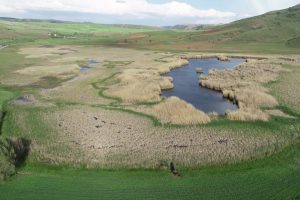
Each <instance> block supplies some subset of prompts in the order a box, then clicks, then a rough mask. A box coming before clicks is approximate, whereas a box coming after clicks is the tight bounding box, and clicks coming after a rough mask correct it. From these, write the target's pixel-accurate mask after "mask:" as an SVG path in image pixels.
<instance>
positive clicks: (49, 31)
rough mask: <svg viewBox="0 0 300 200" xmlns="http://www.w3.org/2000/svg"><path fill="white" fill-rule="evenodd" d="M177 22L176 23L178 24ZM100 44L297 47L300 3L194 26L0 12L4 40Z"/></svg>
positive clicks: (258, 50) (235, 48)
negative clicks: (113, 22) (71, 19)
mask: <svg viewBox="0 0 300 200" xmlns="http://www.w3.org/2000/svg"><path fill="white" fill-rule="evenodd" d="M175 28H176V27H175ZM24 43H32V44H96V45H97V44H98V45H108V46H120V47H128V48H147V49H159V50H177V51H179V50H180V51H182V50H191V51H198V50H200V51H218V52H220V51H224V52H253V53H297V52H298V51H299V48H300V6H299V5H297V6H294V7H291V8H289V9H285V10H280V11H273V12H269V13H266V14H264V15H260V16H257V17H252V18H248V19H243V20H239V21H236V22H233V23H230V24H226V25H220V26H212V27H205V28H203V27H195V28H194V30H184V29H182V28H180V29H178V30H177V29H170V30H168V29H160V28H156V27H145V26H132V25H102V24H94V23H76V22H64V21H56V20H24V19H23V20H21V19H13V18H0V45H3V44H24Z"/></svg>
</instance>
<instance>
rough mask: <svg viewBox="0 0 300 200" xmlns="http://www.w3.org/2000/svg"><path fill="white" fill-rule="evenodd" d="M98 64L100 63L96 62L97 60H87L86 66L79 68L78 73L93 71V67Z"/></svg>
mask: <svg viewBox="0 0 300 200" xmlns="http://www.w3.org/2000/svg"><path fill="white" fill-rule="evenodd" d="M98 63H100V62H99V61H97V60H94V59H89V62H88V65H87V66H81V67H80V71H81V72H85V71H88V70H90V69H93V68H94V67H93V65H95V64H98Z"/></svg>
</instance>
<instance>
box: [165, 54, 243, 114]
mask: <svg viewBox="0 0 300 200" xmlns="http://www.w3.org/2000/svg"><path fill="white" fill-rule="evenodd" d="M244 61H245V60H244V59H240V58H232V59H231V60H230V61H226V62H222V61H219V60H217V59H215V58H209V59H190V60H189V64H188V65H186V66H184V67H182V68H178V69H175V70H172V71H171V72H170V73H168V74H167V76H171V77H173V79H174V88H173V89H171V90H164V91H163V94H162V95H163V96H166V97H169V96H177V97H179V98H181V99H183V100H185V101H187V102H189V103H191V104H192V105H194V106H195V107H196V108H198V109H200V110H202V111H204V112H217V113H219V114H225V112H226V111H227V110H236V109H237V106H236V105H235V104H233V103H232V102H230V101H229V100H227V99H224V98H223V95H222V93H220V92H217V91H213V90H209V89H206V88H202V87H201V86H199V78H198V76H199V74H197V73H196V68H202V70H203V73H204V74H205V75H207V74H208V71H209V70H210V69H220V70H222V69H230V68H234V67H236V66H238V65H240V64H242V63H243V62H244Z"/></svg>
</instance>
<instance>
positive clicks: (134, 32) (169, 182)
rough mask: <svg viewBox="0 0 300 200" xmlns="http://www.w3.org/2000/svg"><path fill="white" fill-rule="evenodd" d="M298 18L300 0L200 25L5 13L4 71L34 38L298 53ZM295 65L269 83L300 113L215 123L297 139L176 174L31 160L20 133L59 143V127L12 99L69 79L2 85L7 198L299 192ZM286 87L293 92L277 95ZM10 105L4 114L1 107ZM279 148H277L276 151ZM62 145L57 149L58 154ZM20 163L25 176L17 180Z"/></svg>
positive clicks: (0, 26) (1, 150)
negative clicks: (188, 27)
mask: <svg viewBox="0 0 300 200" xmlns="http://www.w3.org/2000/svg"><path fill="white" fill-rule="evenodd" d="M299 20H300V10H299V6H298V7H294V8H291V9H287V10H283V11H275V12H271V13H268V14H265V15H262V16H258V17H254V18H251V19H246V20H241V21H238V22H234V23H231V24H229V25H224V26H218V27H209V28H208V29H205V30H201V31H198V30H193V31H178V30H163V29H157V28H151V27H137V26H136V27H135V26H109V25H96V24H90V23H70V22H57V21H26V20H25V21H22V20H14V19H13V20H12V19H4V20H0V45H10V46H15V47H13V48H11V47H10V48H6V49H0V60H1V62H0V77H3V76H10V74H11V72H12V71H14V70H16V69H19V68H23V67H24V66H30V65H31V63H30V61H28V60H26V59H24V57H23V56H22V55H19V54H16V53H15V52H16V49H17V48H18V47H20V46H25V45H36V44H39V45H49V44H102V45H108V46H119V47H131V48H149V49H159V50H207V51H228V52H231V51H238V52H253V53H281V54H284V53H296V54H299V48H300V45H299V41H300V39H299V38H300V36H299V33H300V26H299ZM196 29H197V28H196ZM74 30H76V31H74ZM12 58H13V59H12ZM104 62H105V63H104V64H105V66H106V67H107V68H114V67H115V66H119V65H120V66H123V65H124V66H125V65H127V64H128V63H130V62H131V61H119V62H111V61H104ZM287 67H289V68H290V69H293V70H295V71H294V73H284V74H282V75H281V76H280V78H279V81H277V82H274V83H272V84H269V85H268V87H269V88H271V92H272V93H273V94H274V95H275V96H276V98H277V99H278V100H279V102H280V106H279V108H280V109H281V110H283V111H285V112H286V113H287V114H290V115H292V116H294V117H296V119H284V118H281V117H273V118H272V120H271V121H270V122H268V123H267V122H230V123H228V122H229V121H228V120H226V119H220V120H219V121H215V122H213V123H211V124H209V125H207V126H211V127H213V128H219V129H230V130H239V129H243V130H246V131H245V132H246V133H249V134H251V130H254V129H259V130H261V133H262V134H263V133H265V132H268V133H272V134H274V135H276V134H278V135H280V136H282V135H283V134H284V135H285V137H286V138H287V139H288V140H292V141H293V144H292V145H291V146H289V147H287V148H285V149H284V150H283V151H282V152H279V153H277V154H275V155H272V156H270V155H269V154H266V155H265V156H270V157H266V158H263V159H261V160H253V161H249V162H244V163H240V164H235V165H227V166H214V167H203V168H201V169H195V170H191V169H181V168H178V171H179V173H180V174H181V175H182V176H181V177H175V176H173V175H172V174H171V173H170V172H169V170H142V169H141V170H126V169H124V170H119V171H113V170H112V171H100V170H87V169H85V168H84V167H83V168H82V169H74V168H71V167H63V166H58V167H53V166H49V165H41V164H37V163H34V162H32V161H31V160H29V161H27V164H25V165H24V164H23V161H24V159H25V158H26V156H27V153H28V151H29V141H26V140H22V139H15V138H20V137H22V136H24V135H25V136H30V135H31V134H35V135H36V138H37V139H40V140H41V141H47V142H48V143H51V137H53V135H51V133H52V132H51V130H49V129H48V127H47V126H46V125H45V124H42V123H41V122H40V120H39V119H40V118H41V116H42V115H40V113H42V112H47V110H46V111H45V110H43V109H41V108H26V107H21V106H20V107H18V106H15V105H10V104H8V102H9V100H11V99H13V98H15V97H17V96H18V95H20V94H22V93H23V92H25V91H27V92H28V91H31V92H34V91H35V89H38V88H51V87H54V86H56V85H58V84H59V83H61V81H62V80H58V79H57V78H56V77H45V78H44V79H42V80H41V82H39V83H37V84H36V85H35V86H34V87H32V88H30V87H14V88H11V87H5V86H3V85H1V84H0V111H1V120H0V124H1V126H0V130H1V132H0V133H1V138H0V170H1V171H0V174H2V176H0V178H6V179H8V180H7V181H6V182H0V199H1V200H2V199H4V200H6V199H32V200H33V199H280V200H282V199H287V200H290V199H294V200H296V199H300V141H299V133H300V130H299V124H300V123H299V119H300V108H299V100H298V99H299V98H298V95H297V94H300V93H299V92H298V91H299V87H298V86H299V84H298V82H299V67H296V66H287ZM109 78H112V77H109ZM109 78H108V79H104V80H101V81H99V82H95V83H94V84H93V86H94V88H95V89H97V90H98V91H99V95H100V96H102V97H106V98H112V99H113V100H116V101H119V99H116V98H113V97H109V96H107V95H105V92H104V91H105V88H106V87H107V86H108V85H110V84H112V83H111V82H110V81H114V80H113V79H109ZM0 82H1V79H0ZM292 85H294V86H295V87H294V86H293V87H294V88H293V87H291V86H292ZM289 89H290V90H289ZM278 91H287V93H280V94H279V93H278ZM293 94H296V95H295V96H293ZM287 97H290V98H287ZM107 109H122V108H116V107H107ZM124 111H126V112H131V113H133V112H132V111H130V110H124ZM5 112H6V113H7V114H6V115H4V114H3V113H5ZM133 114H140V113H133ZM141 115H142V114H141ZM144 117H145V116H144ZM146 117H149V116H146ZM150 118H151V117H150ZM151 119H152V120H153V121H154V124H156V125H160V124H159V121H157V120H156V119H155V118H151ZM21 120H24V121H22V122H23V123H24V127H16V126H15V125H14V123H15V122H20V121H21ZM170 128H173V127H170ZM178 128H180V127H178ZM24 131H25V132H24ZM45 133H47V134H45ZM10 137H12V138H10ZM45 137H46V139H45ZM6 138H10V139H6ZM20 141H22V142H20ZM45 143H46V142H45ZM53 145H54V146H53V148H56V147H55V144H53ZM276 148H277V147H276V146H274V151H276ZM279 149H280V148H279ZM60 150H61V149H55V151H57V153H59V151H60ZM26 152H27V153H26ZM270 154H271V153H270ZM49 162H50V161H49ZM16 169H17V172H18V174H17V175H16V176H13V177H11V178H9V176H11V175H12V174H14V173H15V172H16Z"/></svg>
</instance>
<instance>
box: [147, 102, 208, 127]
mask: <svg viewBox="0 0 300 200" xmlns="http://www.w3.org/2000/svg"><path fill="white" fill-rule="evenodd" d="M141 111H143V112H145V113H147V114H150V115H153V116H155V117H157V118H158V119H160V121H161V122H162V123H164V124H168V123H171V124H180V125H193V124H207V123H209V122H210V118H209V116H208V115H206V114H205V113H204V112H202V111H200V110H198V109H196V108H195V107H194V106H193V105H191V104H189V103H187V102H185V101H183V100H181V99H179V98H178V97H169V98H167V99H166V100H165V101H164V102H162V103H160V104H158V105H155V106H154V107H153V108H143V109H141Z"/></svg>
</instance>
